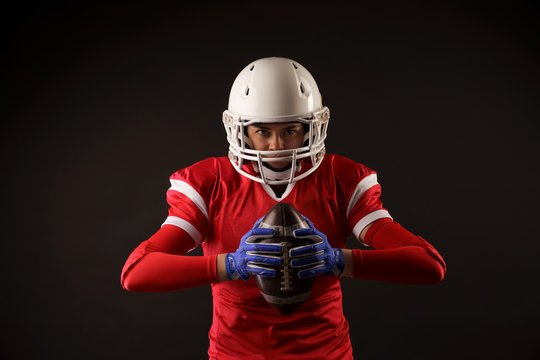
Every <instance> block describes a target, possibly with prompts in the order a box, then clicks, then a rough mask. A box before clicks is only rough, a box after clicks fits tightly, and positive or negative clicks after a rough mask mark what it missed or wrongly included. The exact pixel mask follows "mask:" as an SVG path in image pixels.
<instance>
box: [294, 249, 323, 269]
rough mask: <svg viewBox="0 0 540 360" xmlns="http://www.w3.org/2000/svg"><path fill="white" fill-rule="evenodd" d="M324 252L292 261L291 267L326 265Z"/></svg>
mask: <svg viewBox="0 0 540 360" xmlns="http://www.w3.org/2000/svg"><path fill="white" fill-rule="evenodd" d="M324 257H325V256H324V252H323V251H320V252H318V253H316V254H315V255H313V256H305V257H301V258H298V259H292V260H291V267H293V268H299V267H303V266H308V265H316V264H324Z"/></svg>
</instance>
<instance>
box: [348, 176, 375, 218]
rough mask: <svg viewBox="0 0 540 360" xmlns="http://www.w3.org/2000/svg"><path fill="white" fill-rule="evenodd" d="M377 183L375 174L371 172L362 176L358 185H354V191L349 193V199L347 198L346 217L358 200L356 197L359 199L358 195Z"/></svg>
mask: <svg viewBox="0 0 540 360" xmlns="http://www.w3.org/2000/svg"><path fill="white" fill-rule="evenodd" d="M377 184H378V182H377V174H371V175H368V176H366V177H365V178H363V179H362V181H360V182H359V183H358V185H356V189H354V192H353V194H352V195H351V199H350V200H349V206H347V218H348V217H349V214H350V213H351V211H352V209H353V208H354V205H356V203H357V202H358V199H360V197H361V196H362V195H363V194H364V193H365V192H366V191H368V190H369V189H370V188H371V187H372V186H374V185H377Z"/></svg>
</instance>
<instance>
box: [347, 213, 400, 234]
mask: <svg viewBox="0 0 540 360" xmlns="http://www.w3.org/2000/svg"><path fill="white" fill-rule="evenodd" d="M382 218H390V219H392V217H391V216H390V214H389V213H388V211H386V210H382V209H381V210H375V211H374V212H372V213H369V214H367V215H366V216H364V217H363V218H361V219H360V221H358V222H357V223H356V225H355V226H354V229H353V231H352V232H353V235H354V237H355V238H356V239H358V240H360V233H361V232H362V230H364V228H365V227H366V226H368V225H369V224H371V223H372V222H374V221H375V220H379V219H382Z"/></svg>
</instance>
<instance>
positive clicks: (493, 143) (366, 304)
mask: <svg viewBox="0 0 540 360" xmlns="http://www.w3.org/2000/svg"><path fill="white" fill-rule="evenodd" d="M76 3H77V4H76V5H74V4H72V3H68V2H63V3H62V2H56V3H51V2H46V3H45V2H43V3H41V4H34V3H30V2H19V3H18V5H11V6H10V7H6V8H4V10H3V14H2V17H3V43H4V46H3V48H4V55H3V60H4V66H3V79H4V81H3V85H4V94H5V95H4V97H3V105H4V106H3V108H2V113H3V115H2V118H3V122H2V123H3V125H2V135H1V140H2V141H1V145H2V191H3V193H4V195H3V202H2V203H3V206H2V223H3V225H2V228H3V229H4V241H3V256H2V265H3V268H4V269H5V270H4V272H3V274H4V277H3V283H4V286H3V287H4V289H5V290H4V291H3V292H2V293H3V298H4V299H3V300H4V301H3V302H4V304H5V307H4V316H3V323H4V327H5V328H7V329H8V330H9V331H8V335H7V336H4V338H3V341H4V342H5V344H4V346H3V352H4V353H6V354H9V355H10V357H11V358H43V357H45V356H46V355H55V356H56V357H57V358H81V359H86V358H106V359H111V358H130V359H149V358H186V359H201V358H204V357H205V354H206V349H207V344H208V339H207V331H208V329H209V326H210V323H211V295H210V287H209V286H205V287H201V288H194V289H189V290H185V291H178V292H170V293H129V292H127V291H124V290H123V289H122V288H121V287H120V283H119V276H120V270H121V267H122V265H123V263H124V261H125V259H126V257H127V256H128V254H129V253H130V251H131V250H132V249H133V248H134V247H135V246H136V245H137V244H138V243H140V242H141V241H143V240H145V239H146V238H148V236H150V235H151V234H152V233H153V232H154V231H155V230H157V229H158V228H159V226H160V225H161V223H162V222H163V220H164V218H165V217H166V213H167V205H166V202H165V191H166V190H167V188H168V186H169V183H168V176H169V175H170V174H171V173H172V172H174V171H176V170H177V169H179V168H182V167H184V166H187V165H189V164H191V163H193V162H195V161H197V160H200V159H203V158H206V157H209V156H221V155H225V154H226V148H227V144H226V140H225V132H224V130H223V128H222V125H221V120H220V116H221V112H222V111H223V110H224V109H225V108H226V105H227V99H228V93H229V90H230V86H231V85H232V82H233V80H234V78H235V76H236V75H237V73H238V72H239V71H240V70H241V69H242V68H243V67H244V66H245V65H247V64H248V63H249V62H250V61H252V60H254V59H257V58H260V57H266V56H284V57H289V58H292V59H295V60H297V61H299V62H300V63H301V64H303V65H304V66H305V67H307V68H308V69H309V70H310V72H311V73H312V74H313V75H314V77H315V78H316V80H317V82H318V84H319V88H320V89H321V92H322V94H323V101H324V103H325V104H326V105H327V106H329V108H330V109H331V114H332V116H331V123H330V128H329V139H328V142H327V145H328V151H329V152H331V153H338V154H341V155H344V156H347V157H350V158H352V159H354V160H356V161H358V162H362V163H364V164H365V165H367V166H369V167H371V168H373V169H375V170H376V171H377V172H378V174H379V181H380V182H381V184H382V186H383V197H382V199H383V202H384V204H385V207H386V208H388V209H389V210H390V213H391V214H392V215H393V216H394V218H395V219H396V220H397V221H399V222H400V223H401V224H403V225H404V226H405V227H406V228H408V229H410V230H411V231H413V232H415V233H417V234H419V235H422V236H423V237H424V238H426V239H427V240H428V241H430V242H431V243H432V244H433V245H434V246H435V247H436V248H437V249H438V250H439V251H440V253H441V254H442V255H443V257H444V258H445V260H446V261H447V264H448V274H447V277H446V278H445V280H444V281H443V282H442V283H441V284H438V285H435V286H403V285H395V284H387V283H377V282H370V281H361V280H352V279H344V280H343V281H342V285H343V292H344V307H345V312H346V315H347V317H348V319H349V321H350V327H351V340H352V342H353V346H354V352H355V357H357V358H360V359H392V358H404V359H456V358H466V359H472V358H492V359H510V358H512V359H529V358H533V357H534V356H538V355H539V348H538V336H539V334H540V331H539V330H540V329H539V328H540V327H539V326H538V321H539V320H540V318H539V310H538V302H539V300H540V299H539V297H538V295H537V294H536V292H535V288H537V287H538V285H534V284H535V283H536V284H537V283H538V282H537V279H536V277H537V276H536V275H537V274H538V270H539V265H538V260H537V258H538V251H539V246H538V241H539V239H538V235H537V231H535V230H536V229H537V220H536V215H537V213H538V211H537V203H538V200H539V199H538V186H537V183H538V179H539V177H538V123H537V121H538V116H539V115H540V111H539V110H540V109H539V105H538V104H539V102H538V99H539V98H540V96H539V95H540V94H539V93H540V92H539V80H540V76H539V75H540V71H539V67H538V65H539V59H540V46H539V42H538V28H537V25H536V22H537V21H538V15H539V12H538V7H537V6H535V5H533V2H515V1H512V2H510V1H508V2H465V1H464V2H450V1H448V2H441V1H435V2H424V3H421V2H409V1H408V2H395V3H390V2H387V1H386V2H358V3H354V2H339V1H333V2H330V1H329V2H318V1H296V2H280V1H273V2H264V3H259V2H255V1H251V2H250V1H199V2H196V3H195V2H194V3H192V4H181V3H176V4H175V3H173V2H171V3H165V2H151V3H150V2H148V3H141V2H136V3H133V2H128V1H125V2H115V3H114V5H112V3H109V4H108V5H96V4H94V3H90V2H81V1H79V2H76ZM150 4H151V5H150ZM232 221H233V220H232ZM350 244H351V246H356V245H355V244H354V242H352V241H351V242H350ZM197 254H200V252H198V253H196V255H197Z"/></svg>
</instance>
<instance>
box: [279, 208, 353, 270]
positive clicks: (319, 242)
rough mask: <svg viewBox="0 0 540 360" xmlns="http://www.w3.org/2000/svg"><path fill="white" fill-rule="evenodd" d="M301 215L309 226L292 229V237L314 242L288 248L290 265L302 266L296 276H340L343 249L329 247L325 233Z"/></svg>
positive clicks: (343, 260)
mask: <svg viewBox="0 0 540 360" xmlns="http://www.w3.org/2000/svg"><path fill="white" fill-rule="evenodd" d="M302 216H303V215H302ZM303 217H304V219H305V220H306V221H307V223H308V224H309V228H308V229H297V230H294V232H293V235H294V237H295V238H309V239H313V240H315V241H316V242H315V243H314V244H312V245H305V246H298V247H295V248H292V249H290V250H289V257H290V258H292V260H291V267H293V268H302V270H299V271H298V277H299V278H301V279H303V278H308V277H312V276H316V275H318V274H322V275H334V276H340V275H341V274H343V268H344V267H345V259H344V257H343V251H342V250H341V249H340V248H333V247H331V246H330V244H329V243H328V240H327V239H326V235H324V234H323V233H322V232H320V231H319V230H317V229H316V228H315V226H313V224H312V223H311V221H309V219H308V218H306V217H305V216H303Z"/></svg>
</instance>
